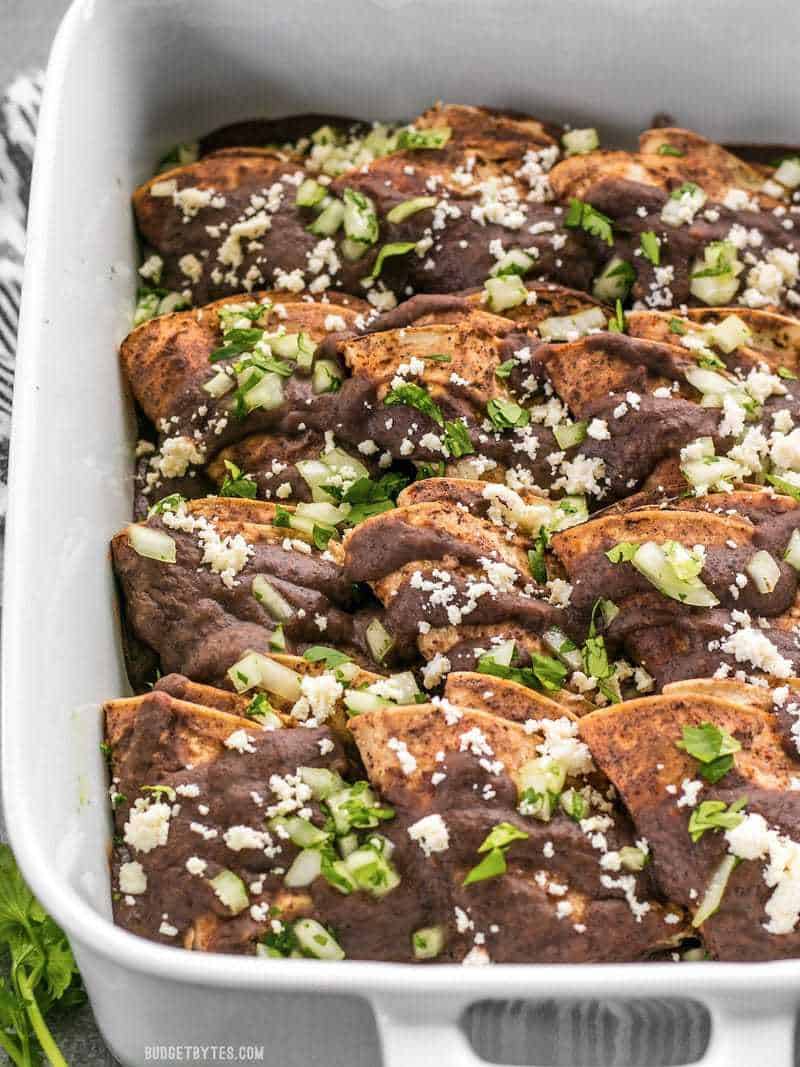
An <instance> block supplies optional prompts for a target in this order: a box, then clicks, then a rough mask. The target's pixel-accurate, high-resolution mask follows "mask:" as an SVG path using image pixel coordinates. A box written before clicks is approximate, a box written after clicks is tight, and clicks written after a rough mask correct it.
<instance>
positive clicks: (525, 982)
mask: <svg viewBox="0 0 800 1067" xmlns="http://www.w3.org/2000/svg"><path fill="white" fill-rule="evenodd" d="M112 2H113V0H74V3H73V5H72V6H71V8H70V9H69V11H68V12H67V14H66V16H65V18H64V20H63V22H62V25H61V27H60V29H59V32H58V35H57V37H56V40H55V43H54V45H53V49H52V53H51V58H50V62H49V66H48V72H47V83H46V89H45V94H44V100H43V104H42V110H41V116H40V123H39V131H38V142H37V151H36V165H35V170H34V178H33V185H32V193H31V206H30V215H29V232H30V233H31V234H33V235H34V236H35V238H36V239H35V240H32V241H31V252H30V255H29V256H28V260H27V263H26V268H25V286H24V299H23V311H22V317H21V325H20V331H19V343H18V349H19V352H20V353H21V354H22V358H21V359H20V360H19V361H18V364H17V391H16V401H15V407H14V423H13V432H12V448H11V463H10V477H9V500H10V504H11V506H10V509H9V517H8V526H7V535H6V557H5V584H4V589H5V592H4V624H5V625H4V627H3V631H4V632H3V697H2V706H3V721H2V745H3V783H2V784H3V804H4V809H5V815H6V819H7V824H8V832H9V837H10V841H11V844H12V847H13V849H14V852H15V854H16V856H17V859H18V862H19V864H20V867H21V869H22V871H23V873H24V875H25V877H26V879H27V880H28V882H29V884H30V886H31V888H32V890H33V891H34V893H35V894H36V895H37V897H38V898H39V899H40V900H41V902H42V904H43V905H44V907H45V908H47V910H48V911H49V912H50V913H51V914H52V915H53V916H54V918H55V919H56V920H57V921H58V922H59V923H60V924H61V926H62V927H63V928H64V929H65V931H66V932H67V933H68V935H69V936H70V937H71V938H72V939H74V940H75V941H76V942H79V943H81V944H82V945H83V946H85V947H86V948H87V949H88V950H89V951H90V952H92V953H94V954H96V955H97V956H99V957H101V958H103V959H106V960H108V961H110V962H113V963H115V964H116V965H118V966H119V967H120V968H122V969H128V970H132V971H136V972H140V973H142V974H151V975H158V976H159V977H161V978H170V979H173V980H175V981H178V982H182V983H189V984H194V985H198V986H220V987H227V988H230V989H232V990H234V989H249V990H266V989H281V990H289V991H291V990H297V991H304V992H309V991H313V992H316V993H343V992H346V993H351V994H355V995H363V996H366V997H368V998H369V999H370V1000H375V999H377V1000H379V1001H380V1002H381V1003H385V1002H386V998H389V999H391V998H393V997H397V998H400V999H402V998H403V996H404V995H405V996H406V997H407V996H408V995H409V992H410V983H412V981H413V994H414V996H415V997H417V998H419V997H432V998H437V999H440V1000H441V1001H442V1002H444V1001H445V1000H447V999H448V998H450V999H452V998H453V996H454V995H455V994H457V997H458V1000H459V1002H460V1003H469V1002H470V1001H475V1000H479V999H491V998H509V997H524V998H527V999H532V998H536V997H542V996H545V997H548V998H550V997H562V998H569V999H575V998H580V997H592V996H602V997H608V996H623V997H651V996H682V997H694V998H696V999H698V1000H701V1001H704V1002H707V1001H708V1000H709V999H711V1000H712V1001H716V1000H718V999H719V998H725V997H729V996H730V997H741V996H747V997H748V998H749V997H750V996H756V995H757V997H758V1000H759V1002H760V1003H761V1004H762V1005H763V1004H764V1003H765V1002H768V1001H769V1002H771V1003H772V1004H773V1005H774V1008H775V1010H776V1011H777V1010H778V1009H779V1008H780V1009H782V1010H783V1011H786V1008H787V1005H788V1004H789V1003H791V1001H792V1000H793V995H794V994H796V993H797V991H798V990H800V961H795V960H786V961H781V962H776V963H760V964H752V963H696V964H692V965H691V966H686V967H680V968H676V967H675V966H674V965H673V964H668V963H663V964H661V963H646V964H644V963H642V964H636V963H628V964H591V965H588V964H586V965H580V964H548V965H544V964H497V965H493V966H490V967H472V968H470V967H462V966H460V965H439V966H435V967H424V968H419V967H416V968H414V970H413V980H412V979H411V974H412V971H411V969H410V968H409V965H407V964H396V963H395V964H393V963H373V962H358V961H348V962H343V963H329V964H327V965H325V966H321V965H320V964H319V962H317V961H311V960H308V961H305V960H296V961H294V960H293V961H277V960H276V961H272V960H264V959H256V958H242V957H239V956H225V955H219V954H207V955H206V954H197V953H191V952H186V951H184V950H181V949H176V948H170V947H167V946H162V945H158V944H155V943H152V942H149V941H147V940H145V939H143V938H138V937H136V936H134V935H132V934H129V933H127V932H126V931H124V930H122V929H120V928H118V927H116V926H114V925H113V923H111V922H110V921H109V920H107V919H105V918H104V917H103V916H101V915H99V914H97V913H96V912H95V911H94V910H93V909H92V908H91V907H90V906H89V905H88V904H87V903H86V902H85V901H84V900H83V899H82V898H81V897H80V896H79V894H78V893H77V892H76V891H75V890H74V889H73V888H72V886H71V885H70V884H69V883H68V882H67V881H66V880H65V879H64V878H62V877H61V876H60V875H59V873H58V871H56V870H54V869H53V868H52V866H51V863H50V859H49V857H48V856H47V855H46V854H45V852H44V850H43V849H42V848H41V847H40V846H39V845H38V844H37V840H36V834H35V832H34V827H33V823H32V820H31V818H30V812H29V809H28V807H27V805H26V802H25V796H26V787H27V782H26V775H25V767H24V761H23V759H22V752H21V747H20V743H19V740H20V737H21V733H20V732H19V731H18V730H17V725H16V716H17V715H18V714H21V713H22V710H23V709H24V702H25V688H24V679H23V678H22V677H21V676H20V672H19V670H18V664H19V663H20V662H21V660H20V648H21V645H20V642H21V641H23V639H24V629H23V628H22V627H19V628H16V627H15V626H14V625H13V622H14V620H15V619H17V618H23V617H24V614H25V612H26V610H28V608H29V604H30V588H29V586H28V585H25V584H24V583H23V573H22V569H21V566H20V563H21V561H23V560H24V559H25V558H26V553H25V546H24V544H23V542H22V528H23V522H22V516H23V515H24V512H25V507H26V486H28V485H30V484H31V482H30V475H31V470H30V468H29V460H28V449H27V444H28V442H29V441H30V440H32V436H33V434H34V433H35V426H36V419H37V414H38V412H37V400H36V394H35V392H34V390H33V389H32V388H30V386H31V384H32V382H33V380H34V373H33V370H34V366H35V365H36V361H38V360H41V359H43V358H44V354H43V353H42V351H41V348H40V343H39V338H38V336H37V331H38V325H37V324H38V323H39V322H40V320H41V317H42V315H43V313H44V308H45V301H46V300H47V293H46V292H45V291H44V290H43V287H42V286H41V285H40V284H39V281H38V279H39V278H40V277H41V276H42V268H43V265H44V263H45V260H46V257H47V254H48V238H47V225H48V211H49V209H50V206H51V205H52V203H53V198H54V183H55V181H56V176H55V175H54V173H53V167H52V159H53V153H54V145H55V144H56V142H57V138H58V136H59V129H58V98H59V95H60V91H61V86H62V82H63V79H64V72H65V66H66V62H67V57H68V56H69V54H70V52H71V50H72V49H73V47H74V45H75V40H76V36H77V33H78V28H79V24H80V22H81V21H82V20H85V19H87V18H90V17H91V13H92V10H93V9H94V8H95V7H97V6H98V5H99V4H103V3H112ZM165 2H166V0H165Z"/></svg>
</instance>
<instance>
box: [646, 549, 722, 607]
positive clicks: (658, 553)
mask: <svg viewBox="0 0 800 1067" xmlns="http://www.w3.org/2000/svg"><path fill="white" fill-rule="evenodd" d="M631 563H632V564H633V566H634V567H635V568H636V570H637V571H639V573H640V574H643V575H644V577H645V578H646V579H647V580H648V581H649V582H652V584H653V585H654V586H655V587H656V589H658V591H659V592H661V593H663V594H664V596H668V597H671V598H672V599H673V600H678V601H680V602H681V603H682V604H689V605H691V606H692V607H695V608H713V607H716V605H717V604H718V603H719V600H717V598H716V597H715V596H714V594H713V593H712V592H711V590H710V589H709V588H708V587H707V586H705V585H704V584H703V582H702V581H701V580H700V579H699V578H694V579H687V578H681V577H679V576H678V574H677V573H676V568H675V565H674V564H673V563H671V562H670V561H669V559H668V558H667V556H666V553H665V552H664V549H663V548H662V547H661V545H657V544H656V543H655V541H645V543H644V544H643V545H640V546H639V548H638V549H637V551H636V554H635V555H634V556H633V558H632V559H631Z"/></svg>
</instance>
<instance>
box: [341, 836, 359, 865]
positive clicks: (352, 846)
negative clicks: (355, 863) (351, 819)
mask: <svg viewBox="0 0 800 1067" xmlns="http://www.w3.org/2000/svg"><path fill="white" fill-rule="evenodd" d="M336 846H337V848H338V849H339V854H340V855H341V857H342V859H345V860H346V859H347V857H348V856H349V855H350V853H351V852H355V850H356V849H357V848H358V835H357V834H345V835H344V837H340V838H339V839H338V840H337V842H336Z"/></svg>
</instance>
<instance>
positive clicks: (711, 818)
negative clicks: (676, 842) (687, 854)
mask: <svg viewBox="0 0 800 1067" xmlns="http://www.w3.org/2000/svg"><path fill="white" fill-rule="evenodd" d="M746 803H747V797H739V799H738V800H734V801H733V803H731V804H726V803H725V801H724V800H704V801H703V802H702V804H698V806H697V807H696V808H693V809H692V814H691V816H690V817H689V836H690V837H691V839H692V841H694V843H695V844H697V842H698V841H699V840H700V838H701V837H702V836H703V834H704V833H705V832H706V830H735V829H736V827H737V826H738V825H739V824H740V823H741V821H742V820H743V819H744V815H743V813H742V808H743V807H744V806H745V804H746Z"/></svg>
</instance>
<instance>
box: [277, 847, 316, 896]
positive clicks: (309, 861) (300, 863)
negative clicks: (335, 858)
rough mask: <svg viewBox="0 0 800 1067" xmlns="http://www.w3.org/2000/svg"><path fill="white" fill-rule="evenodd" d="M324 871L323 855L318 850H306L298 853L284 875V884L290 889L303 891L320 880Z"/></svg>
mask: <svg viewBox="0 0 800 1067" xmlns="http://www.w3.org/2000/svg"><path fill="white" fill-rule="evenodd" d="M321 871H322V855H321V853H320V852H319V850H318V849H315V848H304V849H303V851H302V852H298V853H297V855H296V856H295V858H294V860H293V861H292V865H291V866H290V867H289V870H288V871H287V872H286V874H285V875H284V879H283V884H284V885H285V886H287V887H288V888H289V889H303V888H304V887H305V886H307V885H311V883H312V882H313V881H314V879H315V878H319V876H320V873H321Z"/></svg>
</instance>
